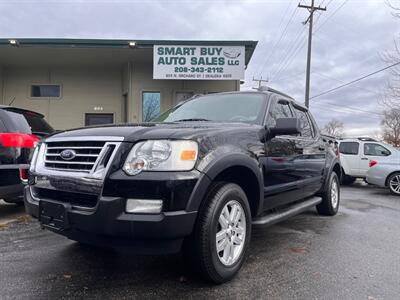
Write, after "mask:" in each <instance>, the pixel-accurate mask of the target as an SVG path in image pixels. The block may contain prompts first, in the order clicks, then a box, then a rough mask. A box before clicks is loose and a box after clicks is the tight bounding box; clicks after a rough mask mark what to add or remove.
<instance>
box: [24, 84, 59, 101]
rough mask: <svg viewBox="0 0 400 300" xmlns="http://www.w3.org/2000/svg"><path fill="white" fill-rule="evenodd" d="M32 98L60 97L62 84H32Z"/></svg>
mask: <svg viewBox="0 0 400 300" xmlns="http://www.w3.org/2000/svg"><path fill="white" fill-rule="evenodd" d="M31 97H32V98H60V97H61V86H60V85H58V84H34V85H31Z"/></svg>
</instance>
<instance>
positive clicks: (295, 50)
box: [274, 2, 323, 78]
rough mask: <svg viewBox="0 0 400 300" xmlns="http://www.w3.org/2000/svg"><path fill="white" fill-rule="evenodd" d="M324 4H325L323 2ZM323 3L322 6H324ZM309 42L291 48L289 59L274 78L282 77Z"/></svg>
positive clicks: (304, 41)
mask: <svg viewBox="0 0 400 300" xmlns="http://www.w3.org/2000/svg"><path fill="white" fill-rule="evenodd" d="M322 3H323V2H322ZM322 3H321V4H322ZM320 17H321V14H319V15H318V16H317V19H316V20H315V22H314V24H317V23H318V22H319V19H320ZM305 30H306V27H303V32H302V33H304V32H305ZM306 43H307V40H306V39H305V40H300V41H299V43H298V44H297V46H296V47H292V48H291V50H292V51H291V52H290V54H289V56H288V57H286V58H285V60H284V63H283V65H281V68H280V69H279V71H278V72H275V74H274V78H275V77H277V76H278V75H280V74H281V73H282V72H283V71H285V70H287V68H289V66H290V65H291V64H292V63H293V61H294V59H295V58H296V57H297V55H298V54H299V53H300V50H302V49H303V47H304V46H305V45H306Z"/></svg>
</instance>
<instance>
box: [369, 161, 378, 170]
mask: <svg viewBox="0 0 400 300" xmlns="http://www.w3.org/2000/svg"><path fill="white" fill-rule="evenodd" d="M376 164H377V161H376V160H370V161H369V167H370V168H371V167H373V166H375V165H376Z"/></svg>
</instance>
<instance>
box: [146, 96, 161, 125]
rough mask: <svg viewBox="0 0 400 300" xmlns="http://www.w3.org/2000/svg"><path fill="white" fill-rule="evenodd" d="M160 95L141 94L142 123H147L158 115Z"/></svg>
mask: <svg viewBox="0 0 400 300" xmlns="http://www.w3.org/2000/svg"><path fill="white" fill-rule="evenodd" d="M160 107H161V93H160V92H143V115H142V120H143V122H149V121H151V120H152V119H154V118H155V117H157V116H158V115H159V114H160Z"/></svg>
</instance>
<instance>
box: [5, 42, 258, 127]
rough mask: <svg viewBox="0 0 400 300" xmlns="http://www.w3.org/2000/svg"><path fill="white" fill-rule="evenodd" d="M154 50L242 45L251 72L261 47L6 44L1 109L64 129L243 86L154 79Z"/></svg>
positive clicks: (129, 117) (128, 118)
mask: <svg viewBox="0 0 400 300" xmlns="http://www.w3.org/2000/svg"><path fill="white" fill-rule="evenodd" d="M155 45H169V46H171V47H170V48H171V49H175V48H174V47H175V45H180V46H182V47H192V48H193V49H194V47H202V46H207V47H212V46H223V47H238V46H239V47H243V49H244V55H243V60H244V66H243V67H244V68H245V67H246V66H247V65H248V63H249V61H250V59H251V56H252V54H253V51H254V49H255V47H256V45H257V42H254V41H223V42H222V41H221V42H217V41H128V40H69V39H61V40H60V39H53V40H48V39H46V40H45V39H18V40H9V39H7V40H5V39H3V40H0V104H4V105H12V106H15V107H20V108H25V109H29V110H33V111H37V112H40V113H42V114H43V115H45V117H46V119H47V120H48V122H49V123H50V124H51V125H52V126H53V127H54V128H55V129H59V130H63V129H68V128H73V127H81V126H85V125H94V124H103V123H121V122H141V121H148V120H149V119H151V118H152V117H154V116H156V115H158V114H159V113H160V112H162V111H165V110H167V109H168V108H170V107H172V106H174V105H175V104H177V103H179V102H180V101H182V100H184V99H186V98H188V97H191V96H192V95H194V94H207V93H215V92H224V91H235V90H239V89H240V79H238V78H232V79H230V78H229V77H227V78H223V79H222V80H221V79H215V78H210V79H201V80H196V79H193V77H190V76H189V77H188V78H187V77H183V76H181V75H180V74H178V75H179V76H181V77H178V78H174V79H154V77H155V76H154V72H155V71H156V68H157V66H155V64H154V57H155V56H154V52H153V50H154V48H155ZM210 49H211V48H210ZM224 49H225V48H224ZM172 54H176V53H171V55H172ZM178 54H179V53H178ZM225 55H226V57H234V56H232V55H235V54H231V53H225ZM236 55H238V54H236ZM210 63H214V61H211V60H210ZM214 69H215V68H214ZM214 69H213V70H214ZM176 70H178V71H179V70H186V69H184V67H180V68H178V69H176ZM196 70H197V71H198V69H196ZM243 73H244V70H243ZM167 76H172V75H171V74H167ZM174 76H177V75H174ZM207 76H208V75H207ZM224 76H225V75H224ZM209 77H212V76H209ZM220 77H221V76H220ZM221 78H222V77H221Z"/></svg>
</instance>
